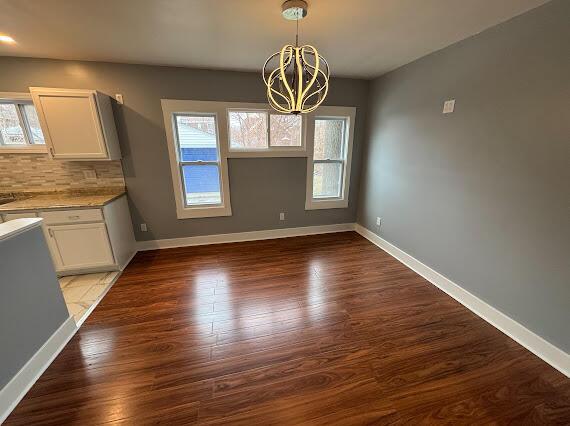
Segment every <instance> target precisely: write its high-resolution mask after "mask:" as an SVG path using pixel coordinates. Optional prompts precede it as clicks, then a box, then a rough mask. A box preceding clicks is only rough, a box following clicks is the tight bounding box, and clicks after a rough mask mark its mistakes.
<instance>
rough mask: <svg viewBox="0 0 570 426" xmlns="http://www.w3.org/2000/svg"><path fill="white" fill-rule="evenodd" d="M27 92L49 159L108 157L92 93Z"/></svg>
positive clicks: (55, 90) (91, 91) (88, 91)
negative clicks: (30, 94)
mask: <svg viewBox="0 0 570 426" xmlns="http://www.w3.org/2000/svg"><path fill="white" fill-rule="evenodd" d="M30 92H31V93H32V98H33V100H34V105H35V106H36V109H37V111H38V118H39V121H40V125H41V128H42V131H43V134H44V137H45V140H46V143H47V145H48V147H49V150H50V153H51V156H52V157H53V158H55V159H62V160H85V159H104V158H107V157H108V153H107V148H106V144H105V137H104V134H103V130H102V127H101V119H100V115H99V109H98V107H97V96H96V92H95V91H94V90H69V89H44V88H30Z"/></svg>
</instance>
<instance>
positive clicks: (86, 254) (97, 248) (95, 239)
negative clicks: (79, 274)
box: [47, 223, 115, 272]
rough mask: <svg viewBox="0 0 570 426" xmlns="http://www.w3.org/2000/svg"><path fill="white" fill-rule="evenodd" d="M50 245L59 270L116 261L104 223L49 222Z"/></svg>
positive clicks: (111, 264) (96, 265)
mask: <svg viewBox="0 0 570 426" xmlns="http://www.w3.org/2000/svg"><path fill="white" fill-rule="evenodd" d="M47 232H48V236H49V238H48V244H49V247H50V251H51V253H52V257H53V260H54V263H55V266H56V269H57V270H58V271H59V272H64V271H69V270H77V269H89V268H100V267H105V266H109V267H112V266H113V265H114V264H115V259H114V257H113V251H112V249H111V243H110V242H109V236H108V234H107V227H106V226H105V224H104V223H85V224H77V225H75V224H74V225H48V226H47Z"/></svg>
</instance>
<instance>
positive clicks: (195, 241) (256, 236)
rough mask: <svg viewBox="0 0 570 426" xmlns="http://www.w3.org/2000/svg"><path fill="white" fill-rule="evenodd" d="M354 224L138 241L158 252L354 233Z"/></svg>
mask: <svg viewBox="0 0 570 426" xmlns="http://www.w3.org/2000/svg"><path fill="white" fill-rule="evenodd" d="M353 230H354V223H339V224H334V225H319V226H303V227H299V228H282V229H268V230H265V231H250V232H236V233H233V234H217V235H203V236H197V237H185V238H171V239H165V240H150V241H138V242H137V249H138V250H139V251H144V250H156V249H164V248H175V247H188V246H201V245H206V244H224V243H237V242H241V241H255V240H270V239H274V238H288V237H299V236H302V235H314V234H328V233H331V232H344V231H353Z"/></svg>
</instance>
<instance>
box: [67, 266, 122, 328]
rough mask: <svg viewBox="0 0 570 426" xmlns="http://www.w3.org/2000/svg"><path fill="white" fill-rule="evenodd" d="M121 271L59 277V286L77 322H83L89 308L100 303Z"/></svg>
mask: <svg viewBox="0 0 570 426" xmlns="http://www.w3.org/2000/svg"><path fill="white" fill-rule="evenodd" d="M119 274H120V272H119V271H113V272H101V273H97V274H84V275H69V276H67V277H61V278H60V279H59V286H60V287H61V291H62V292H63V297H64V298H65V304H66V305H67V309H69V313H70V314H71V315H73V317H74V319H75V322H76V323H78V324H80V323H82V322H83V321H84V320H85V318H86V317H87V315H88V312H89V308H91V306H93V305H94V304H96V303H98V302H99V300H100V299H101V298H102V297H103V295H104V294H105V292H106V291H107V289H108V288H109V287H111V286H112V285H113V283H114V282H115V281H116V279H117V277H118V276H119Z"/></svg>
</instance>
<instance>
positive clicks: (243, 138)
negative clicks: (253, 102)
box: [229, 111, 267, 149]
mask: <svg viewBox="0 0 570 426" xmlns="http://www.w3.org/2000/svg"><path fill="white" fill-rule="evenodd" d="M229 117H230V147H231V148H234V149H264V148H267V113H265V112H244V111H230V112H229Z"/></svg>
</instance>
